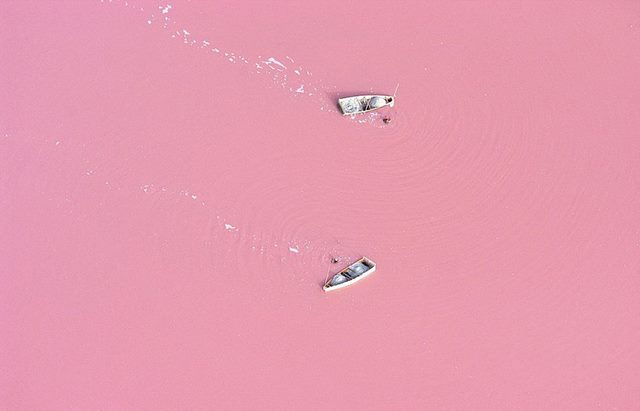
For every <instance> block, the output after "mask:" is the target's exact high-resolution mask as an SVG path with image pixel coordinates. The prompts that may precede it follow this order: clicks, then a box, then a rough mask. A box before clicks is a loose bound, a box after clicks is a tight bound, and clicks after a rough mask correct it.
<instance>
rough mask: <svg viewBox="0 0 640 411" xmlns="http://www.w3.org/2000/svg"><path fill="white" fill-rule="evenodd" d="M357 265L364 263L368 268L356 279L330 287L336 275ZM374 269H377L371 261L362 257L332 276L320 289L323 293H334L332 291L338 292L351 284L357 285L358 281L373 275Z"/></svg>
mask: <svg viewBox="0 0 640 411" xmlns="http://www.w3.org/2000/svg"><path fill="white" fill-rule="evenodd" d="M358 263H364V264H365V265H367V266H369V267H370V268H369V269H368V270H367V271H365V272H364V273H362V274H360V275H359V276H357V277H355V278H353V279H350V280H347V281H345V282H343V283H340V284H336V285H331V281H332V280H333V278H334V277H335V276H336V275H338V274H340V273H342V272H344V271H347V270H349V268H351V267H352V266H354V265H356V264H358ZM376 267H377V264H376V263H374V262H373V261H371V260H370V259H368V258H367V257H362V258H360V259H358V260H357V261H354V262H353V263H351V264H349V265H348V266H347V267H345V268H343V269H342V270H340V271H338V272H337V273H335V274H334V275H332V276H331V278H329V279H328V280H327V282H325V284H324V286H323V287H322V289H323V290H324V291H325V292H329V291H334V290H338V289H340V288H345V287H348V286H350V285H353V284H355V283H357V282H358V281H360V280H362V279H363V278H366V277H368V276H369V275H371V274H373V273H374V272H375V271H376Z"/></svg>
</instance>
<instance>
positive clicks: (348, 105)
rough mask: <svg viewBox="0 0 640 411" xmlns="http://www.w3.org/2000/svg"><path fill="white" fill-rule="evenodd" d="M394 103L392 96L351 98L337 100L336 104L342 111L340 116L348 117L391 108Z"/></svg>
mask: <svg viewBox="0 0 640 411" xmlns="http://www.w3.org/2000/svg"><path fill="white" fill-rule="evenodd" d="M394 103H395V97H394V96H379V95H367V96H353V97H345V98H341V99H338V104H339V105H340V109H341V110H342V114H344V115H345V116H349V115H351V114H360V113H366V112H368V111H373V110H377V109H379V108H382V107H384V106H389V107H393V104H394Z"/></svg>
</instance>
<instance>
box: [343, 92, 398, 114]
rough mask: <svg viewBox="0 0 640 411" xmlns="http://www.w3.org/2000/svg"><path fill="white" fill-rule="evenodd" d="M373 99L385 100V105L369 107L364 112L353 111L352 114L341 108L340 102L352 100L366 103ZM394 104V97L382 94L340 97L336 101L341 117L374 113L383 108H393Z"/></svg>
mask: <svg viewBox="0 0 640 411" xmlns="http://www.w3.org/2000/svg"><path fill="white" fill-rule="evenodd" d="M374 97H382V98H384V100H385V104H384V105H382V106H380V107H369V108H365V109H364V110H358V111H353V112H345V110H344V107H343V106H342V102H343V101H346V100H352V99H363V98H365V99H367V101H369V100H371V99H372V98H374ZM394 104H395V96H388V95H384V94H363V95H359V96H349V97H342V98H339V99H338V105H339V106H340V110H342V115H343V116H353V115H356V114H362V113H368V112H370V111H374V110H379V109H381V108H383V107H387V106H389V107H393V105H394Z"/></svg>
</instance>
